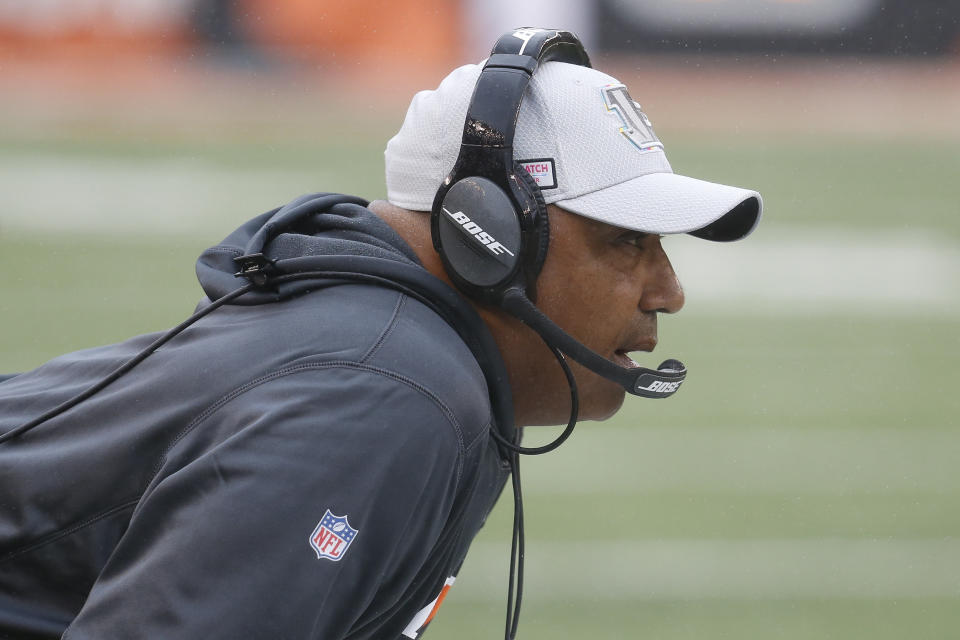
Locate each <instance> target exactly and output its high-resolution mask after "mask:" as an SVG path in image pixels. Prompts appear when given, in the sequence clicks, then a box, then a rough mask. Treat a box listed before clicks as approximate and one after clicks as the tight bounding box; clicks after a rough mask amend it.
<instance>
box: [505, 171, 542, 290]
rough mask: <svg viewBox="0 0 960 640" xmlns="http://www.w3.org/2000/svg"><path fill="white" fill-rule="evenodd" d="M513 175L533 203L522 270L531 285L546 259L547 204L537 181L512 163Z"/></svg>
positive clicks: (527, 228)
mask: <svg viewBox="0 0 960 640" xmlns="http://www.w3.org/2000/svg"><path fill="white" fill-rule="evenodd" d="M513 173H514V175H516V176H517V178H518V181H519V184H520V186H521V188H522V189H523V191H524V192H525V193H526V194H527V195H528V202H533V203H534V206H533V209H534V211H532V212H531V214H532V215H531V219H530V220H529V221H528V223H527V224H529V226H528V227H526V230H527V231H528V233H529V234H530V235H532V236H533V240H532V241H531V242H529V244H526V246H525V247H524V256H523V258H524V269H526V271H527V276H528V278H529V279H530V282H529V284H531V285H532V284H533V282H534V280H535V279H536V277H537V276H538V275H539V274H540V269H541V268H543V262H544V260H546V259H547V249H548V248H549V246H550V217H549V216H548V215H547V204H546V202H544V200H543V193H542V192H541V191H540V186H539V185H538V184H537V181H536V180H534V179H533V177H532V176H531V175H530V174H529V173H527V170H526V169H524V168H523V166H521V165H520V164H518V163H517V162H514V163H513Z"/></svg>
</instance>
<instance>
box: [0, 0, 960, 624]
mask: <svg viewBox="0 0 960 640" xmlns="http://www.w3.org/2000/svg"><path fill="white" fill-rule="evenodd" d="M521 25H536V26H550V27H561V28H566V29H571V30H574V31H576V32H578V33H579V34H580V35H581V36H582V38H583V39H584V41H585V42H586V43H587V45H588V50H589V52H590V55H591V58H592V60H593V62H594V66H596V67H598V68H600V69H601V70H603V71H606V72H608V73H610V74H611V75H614V76H615V77H617V78H619V79H620V80H621V81H623V82H624V83H626V84H627V85H628V86H629V88H630V92H631V94H632V96H633V97H634V98H635V99H636V100H638V101H639V102H640V103H641V104H642V105H643V107H644V111H645V112H646V113H647V114H649V116H650V117H651V118H652V120H653V122H654V125H655V126H656V130H657V132H658V134H659V136H660V138H661V139H662V140H663V141H664V143H665V146H666V150H667V153H668V156H669V157H670V159H671V162H672V164H673V167H674V169H675V170H676V171H677V172H678V173H683V174H686V175H692V176H695V177H699V178H704V179H708V180H713V181H718V182H726V183H729V184H735V185H739V186H745V187H750V188H755V189H757V190H759V191H760V192H761V193H762V194H763V197H764V201H765V209H766V211H765V218H764V221H763V223H762V224H761V226H760V228H759V229H758V231H757V232H756V233H755V234H754V235H753V236H752V237H750V238H749V239H748V240H747V241H745V242H742V243H737V244H734V245H729V246H727V245H712V244H710V243H705V242H702V241H698V240H696V239H693V238H689V237H678V238H674V237H671V238H668V239H667V240H666V241H665V245H666V247H667V249H668V251H669V252H670V254H671V256H672V258H673V260H674V264H675V267H676V269H677V271H678V273H679V275H680V277H681V279H682V280H683V282H684V284H685V286H686V289H687V306H686V308H685V309H684V311H683V312H682V313H680V314H679V315H677V316H675V317H664V318H662V320H661V323H660V327H661V328H660V336H661V340H660V347H659V349H658V355H657V356H654V358H656V362H659V359H660V358H662V357H667V356H671V357H678V358H680V359H682V360H684V362H686V363H687V365H688V366H689V368H690V371H691V373H690V376H689V378H688V381H687V383H686V384H685V386H684V388H683V391H682V393H680V394H678V395H677V396H676V397H675V398H673V399H671V400H668V401H663V402H654V401H649V400H647V401H644V400H640V399H632V400H628V401H627V404H626V406H625V409H624V410H623V411H622V412H621V413H620V414H618V415H617V417H616V418H615V419H612V420H610V421H608V422H605V423H602V424H598V423H584V424H582V425H581V426H580V427H579V428H578V431H577V432H576V433H575V434H574V436H573V438H572V439H571V440H570V441H569V442H568V443H567V444H566V445H565V446H564V447H562V448H561V449H560V450H558V451H557V452H554V453H552V454H550V455H548V456H543V457H538V458H534V459H526V460H525V461H524V464H523V471H524V480H525V498H526V501H525V504H526V512H527V521H526V522H527V549H528V554H527V582H526V587H525V592H524V593H525V600H524V612H525V613H524V617H523V620H522V624H521V627H520V630H521V634H520V635H521V637H523V638H531V639H537V638H550V639H551V640H559V639H564V638H571V639H572V638H582V637H595V638H627V637H630V638H632V637H638V638H639V637H643V638H647V637H649V638H658V639H665V640H674V639H681V638H682V639H697V640H700V639H702V638H737V639H741V640H742V639H746V638H764V639H769V638H782V639H799V638H845V639H847V638H864V639H867V638H869V639H871V640H876V639H883V638H891V639H892V638H898V639H900V638H907V637H909V638H946V637H957V634H958V631H957V630H958V629H960V511H958V508H957V506H958V498H960V471H958V468H960V431H958V429H957V416H958V415H960V400H958V396H960V394H958V393H957V391H956V386H957V383H958V382H960V375H958V374H957V365H958V356H960V294H958V292H960V204H958V203H960V5H958V3H956V2H950V1H947V0H913V1H910V0H845V1H844V2H832V1H830V0H672V1H671V2H657V1H654V0H597V1H596V2H586V1H573V0H553V1H551V2H544V1H536V0H528V1H527V2H524V3H518V2H513V1H505V0H496V1H490V0H488V1H483V0H473V1H469V0H461V1H459V2H453V1H451V2H429V1H428V0H393V1H391V2H386V1H381V0H368V1H367V2H364V3H348V2H339V1H337V2H334V1H332V0H283V1H268V0H33V1H32V2H29V3H27V2H22V1H19V0H0V265H2V267H3V269H2V274H3V278H2V280H0V317H2V326H3V331H2V332H0V371H3V372H12V371H22V370H26V369H30V368H32V367H35V366H37V365H39V364H41V363H42V362H44V361H45V360H47V359H49V358H51V357H53V356H55V355H58V354H60V353H63V352H66V351H71V350H76V349H80V348H84V347H89V346H93V345H97V344H103V343H108V342H116V341H119V340H121V339H124V338H126V337H128V336H130V335H134V334H138V333H146V332H150V331H157V330H161V329H164V328H167V327H169V326H172V325H174V324H176V323H177V322H179V321H180V320H181V319H183V318H184V317H186V316H187V315H189V314H190V312H191V310H192V308H193V306H194V304H195V303H196V301H197V300H198V299H199V297H200V296H201V293H200V290H199V287H198V285H197V284H196V282H195V279H194V276H193V262H194V260H195V258H196V256H197V255H199V253H200V252H201V251H202V250H203V249H204V248H205V247H207V246H209V245H213V244H216V243H217V242H218V241H219V240H220V239H221V238H223V237H224V236H226V235H227V233H229V232H230V231H231V230H232V229H234V228H235V227H236V226H238V225H239V224H240V223H241V222H242V221H245V220H247V219H248V218H250V217H253V216H254V215H256V214H259V213H261V212H263V211H266V210H269V209H272V208H274V207H276V206H279V205H280V204H283V203H285V202H287V201H288V200H290V199H292V198H293V197H295V196H297V195H299V194H302V193H306V192H312V191H340V192H345V193H352V194H356V195H361V196H364V197H366V198H369V199H374V198H379V197H383V196H384V194H385V188H384V184H383V156H382V153H383V148H384V145H385V143H386V140H387V139H388V138H389V137H390V136H391V135H392V134H393V133H394V132H395V131H396V130H397V129H398V127H399V126H400V123H401V121H402V119H403V114H404V111H405V109H406V105H407V103H408V102H409V100H410V98H411V97H412V95H413V93H414V92H416V91H417V90H420V89H424V88H432V87H435V86H436V85H437V84H438V83H439V81H440V79H441V78H442V77H443V76H444V75H445V74H446V73H447V72H448V71H449V70H450V69H451V68H453V67H454V66H456V65H459V64H464V63H466V62H475V61H477V60H479V59H480V58H482V57H484V55H485V53H486V52H487V51H488V50H489V47H490V46H491V45H492V43H493V42H494V40H495V39H496V37H497V36H498V35H499V34H500V33H501V32H503V31H505V30H507V29H509V28H512V27H515V26H521ZM653 362H654V361H653V360H651V363H653ZM551 431H552V430H550V429H546V430H537V431H536V433H533V434H531V436H530V438H529V440H530V442H531V443H535V442H536V441H538V440H540V439H542V440H544V441H545V440H547V439H548V438H550V437H552V435H554V434H553V433H551ZM511 510H512V505H511V501H510V500H509V497H507V498H506V499H504V500H502V501H501V504H499V505H498V507H497V509H496V511H495V513H494V514H493V516H492V517H491V520H490V522H489V523H488V525H487V527H486V528H485V530H484V531H483V532H482V533H481V535H480V537H479V539H478V540H477V542H476V544H475V545H474V548H473V549H472V551H471V555H470V557H469V558H468V561H467V564H466V566H465V567H464V569H463V571H462V572H461V575H460V578H459V579H458V581H457V584H456V587H455V588H454V589H453V591H452V592H451V596H450V597H449V598H448V599H447V600H446V602H445V604H444V606H443V609H442V611H441V613H440V615H439V616H438V617H437V619H436V620H435V621H434V623H433V624H432V627H431V630H430V635H429V637H432V638H444V637H446V638H468V639H472V638H477V639H479V638H491V637H499V635H500V634H502V617H503V608H504V603H505V591H506V578H507V568H508V562H509V528H510V517H511Z"/></svg>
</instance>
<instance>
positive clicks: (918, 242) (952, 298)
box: [0, 154, 960, 315]
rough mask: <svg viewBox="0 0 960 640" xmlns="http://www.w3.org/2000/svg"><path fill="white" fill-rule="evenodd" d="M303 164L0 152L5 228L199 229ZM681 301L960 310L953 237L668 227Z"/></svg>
mask: <svg viewBox="0 0 960 640" xmlns="http://www.w3.org/2000/svg"><path fill="white" fill-rule="evenodd" d="M331 180H332V179H331V178H330V177H325V176H324V175H323V174H322V173H321V172H319V171H317V170H315V169H312V168H305V169H302V170H296V171H290V170H287V169H283V170H281V169H254V168H245V169H240V168H232V167H224V166H222V165H218V164H215V163H210V162H205V161H201V160H198V159H197V160H193V159H160V160H157V159H137V160H135V161H132V160H118V159H112V158H110V159H107V158H95V157H83V156H80V157H70V156H60V155H48V154H19V155H17V156H15V157H14V156H10V155H0V232H2V231H3V230H4V229H7V230H15V229H21V230H51V231H53V230H56V231H67V232H71V231H75V232H85V233H111V234H138V233H143V232H144V231H148V232H149V233H151V234H202V235H204V236H207V237H210V238H216V239H219V238H221V237H224V236H225V235H226V234H227V233H229V232H230V231H232V230H233V229H234V228H235V227H236V226H237V225H239V223H241V222H243V221H245V220H247V219H249V218H251V217H253V216H254V215H257V214H259V213H262V212H263V211H267V210H269V209H271V208H273V207H275V206H278V205H280V204H283V203H284V202H287V201H288V200H290V199H292V198H293V197H295V196H297V195H300V194H303V193H307V192H310V191H314V190H319V189H322V188H324V187H327V188H329V184H330V182H331ZM667 249H668V251H669V253H670V255H671V257H672V259H673V262H674V265H675V267H676V269H677V271H678V273H679V275H680V277H681V280H682V282H683V283H684V286H685V287H686V291H687V310H686V312H687V313H696V312H707V313H717V312H719V313H724V312H732V313H744V312H749V313H758V312H759V313H770V314H783V313H789V314H797V313H801V314H802V313H806V314H836V313H838V312H853V313H862V312H864V311H870V312H883V313H885V314H912V315H915V314H917V313H921V314H926V315H929V314H941V315H942V314H948V315H956V314H960V245H958V244H957V243H956V242H953V241H947V240H944V239H941V238H938V237H936V236H935V235H933V234H932V233H929V232H924V231H923V230H913V231H910V232H902V233H893V232H889V231H876V230H873V229H863V230H844V229H842V228H839V229H838V228H831V229H830V230H829V232H827V231H826V230H821V229H818V230H817V231H816V232H810V231H806V230H800V229H795V230H789V229H784V228H783V227H782V226H780V227H779V228H778V230H777V231H775V232H774V231H768V229H767V227H766V226H764V225H761V227H760V228H759V230H758V231H757V233H756V234H754V236H753V237H751V238H750V239H749V240H748V241H746V242H742V243H735V244H733V245H727V244H719V243H711V242H703V241H700V240H696V239H693V238H689V237H680V238H670V239H669V240H668V241H667Z"/></svg>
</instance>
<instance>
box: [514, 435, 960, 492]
mask: <svg viewBox="0 0 960 640" xmlns="http://www.w3.org/2000/svg"><path fill="white" fill-rule="evenodd" d="M958 452H960V430H956V429H907V428H904V429H902V430H901V429H851V428H839V427H838V428H817V429H810V428H789V427H776V428H773V427H771V428H768V429H765V428H733V427H717V428H715V429H695V430H694V429H682V428H678V429H671V428H669V427H648V426H637V427H633V428H619V427H607V426H600V425H581V427H580V428H579V431H578V432H577V433H575V434H574V437H573V439H572V440H571V442H570V443H569V444H567V445H566V446H565V447H561V448H560V449H559V450H557V451H556V452H554V453H553V454H552V455H549V456H542V457H538V458H537V459H536V460H531V461H529V462H528V463H527V464H526V465H525V468H524V492H525V493H526V494H528V495H531V496H533V495H581V496H589V495H607V494H609V493H611V492H614V493H616V492H623V493H629V494H634V495H642V494H643V493H645V492H662V491H678V492H694V493H707V494H709V493H715V492H722V493H744V494H753V495H763V494H784V493H788V494H789V493H795V494H797V495H844V494H850V493H858V492H867V493H870V494H881V495H883V494H891V493H907V492H918V493H926V492H930V493H941V492H958V491H960V472H958V471H957V469H958V460H960V454H958Z"/></svg>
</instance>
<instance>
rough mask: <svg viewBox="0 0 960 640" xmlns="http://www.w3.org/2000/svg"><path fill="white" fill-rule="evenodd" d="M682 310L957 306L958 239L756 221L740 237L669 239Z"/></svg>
mask: <svg viewBox="0 0 960 640" xmlns="http://www.w3.org/2000/svg"><path fill="white" fill-rule="evenodd" d="M666 246H667V250H668V252H669V253H670V256H671V259H672V260H673V263H674V265H675V268H676V270H677V272H678V274H679V275H680V279H681V281H682V282H683V283H684V287H685V290H686V293H687V309H686V310H687V311H688V312H689V311H693V310H697V309H701V308H704V309H709V310H710V311H728V312H733V313H742V312H743V311H744V310H745V309H747V310H749V311H751V312H757V311H761V312H768V313H772V314H778V313H785V312H786V313H791V314H798V313H799V314H814V315H816V314H836V313H838V312H854V313H860V312H863V311H864V310H865V309H870V310H875V311H882V312H883V313H885V314H908V315H916V316H921V317H922V316H923V315H926V314H930V313H949V314H956V313H958V312H960V245H958V244H957V243H956V242H953V241H950V240H946V239H943V238H940V237H937V236H936V235H934V234H933V233H932V232H929V231H924V230H922V229H921V230H916V229H914V230H906V231H903V232H891V231H886V230H879V231H878V230H874V229H862V230H851V229H844V228H842V227H838V228H830V229H829V230H827V229H821V230H817V231H816V232H812V231H809V230H805V229H792V230H791V229H784V228H783V227H780V228H779V229H778V231H777V232H766V230H765V229H764V228H763V225H762V223H761V227H760V228H759V230H758V231H757V232H756V233H755V235H754V236H752V237H750V238H748V239H747V240H746V241H744V242H739V243H734V244H721V243H710V242H696V241H695V239H694V238H689V237H680V238H670V239H668V240H667V241H666Z"/></svg>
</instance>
